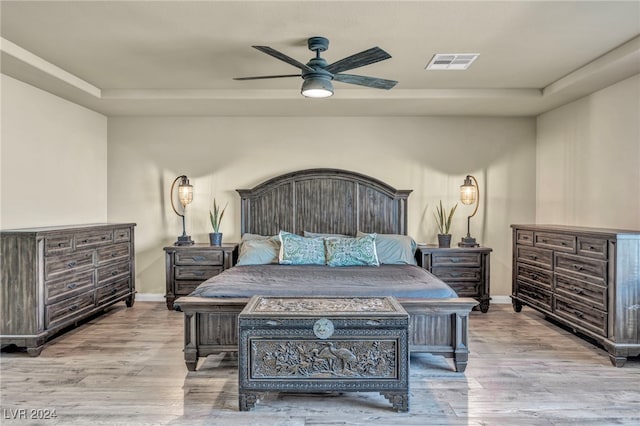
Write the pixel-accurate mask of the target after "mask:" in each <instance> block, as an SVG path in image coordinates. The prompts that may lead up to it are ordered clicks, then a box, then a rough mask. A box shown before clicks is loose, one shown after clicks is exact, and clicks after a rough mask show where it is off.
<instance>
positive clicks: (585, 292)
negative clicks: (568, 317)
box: [555, 274, 607, 311]
mask: <svg viewBox="0 0 640 426" xmlns="http://www.w3.org/2000/svg"><path fill="white" fill-rule="evenodd" d="M595 281H597V280H595ZM555 282H556V292H557V293H558V294H562V295H564V296H566V297H568V298H575V299H576V300H577V301H579V302H581V303H584V304H586V305H590V306H593V307H596V308H598V309H601V310H603V311H606V310H607V287H605V286H603V285H602V282H601V281H599V284H598V283H597V282H598V281H597V282H589V281H586V280H579V279H577V278H573V277H568V276H565V275H561V274H556V276H555Z"/></svg>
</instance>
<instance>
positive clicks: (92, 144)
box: [0, 75, 107, 229]
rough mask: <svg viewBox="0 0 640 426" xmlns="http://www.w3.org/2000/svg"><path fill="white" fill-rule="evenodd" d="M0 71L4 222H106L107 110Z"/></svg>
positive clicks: (0, 207)
mask: <svg viewBox="0 0 640 426" xmlns="http://www.w3.org/2000/svg"><path fill="white" fill-rule="evenodd" d="M0 78H1V80H0V90H1V92H2V130H1V135H0V136H1V139H0V144H1V145H0V187H1V191H0V201H1V202H0V228H2V229H12V228H19V227H32V226H48V225H69V224H79V223H95V222H105V221H106V220H107V118H106V117H105V116H103V115H101V114H98V113H95V112H93V111H90V110H88V109H86V108H83V107H81V106H78V105H76V104H74V103H71V102H68V101H65V100H63V99H61V98H59V97H57V96H54V95H51V94H49V93H47V92H44V91H42V90H40V89H36V88H34V87H33V86H30V85H27V84H25V83H22V82H20V81H18V80H15V79H13V78H11V77H7V76H5V75H1V77H0Z"/></svg>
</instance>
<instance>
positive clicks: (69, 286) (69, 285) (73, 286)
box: [67, 283, 78, 290]
mask: <svg viewBox="0 0 640 426" xmlns="http://www.w3.org/2000/svg"><path fill="white" fill-rule="evenodd" d="M76 287H78V283H71V284H67V288H68V289H69V290H71V289H74V288H76Z"/></svg>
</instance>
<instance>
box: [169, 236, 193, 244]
mask: <svg viewBox="0 0 640 426" xmlns="http://www.w3.org/2000/svg"><path fill="white" fill-rule="evenodd" d="M194 243H195V241H193V240H192V239H191V236H189V235H182V236H180V237H178V241H176V242H175V243H173V245H174V246H192V245H193V244H194Z"/></svg>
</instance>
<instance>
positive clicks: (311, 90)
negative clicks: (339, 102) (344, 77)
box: [301, 74, 333, 98]
mask: <svg viewBox="0 0 640 426" xmlns="http://www.w3.org/2000/svg"><path fill="white" fill-rule="evenodd" d="M301 93H302V96H305V97H307V98H328V97H329V96H331V95H333V84H331V77H330V76H327V75H322V74H314V75H311V76H309V77H306V78H305V79H304V83H302V90H301Z"/></svg>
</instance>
